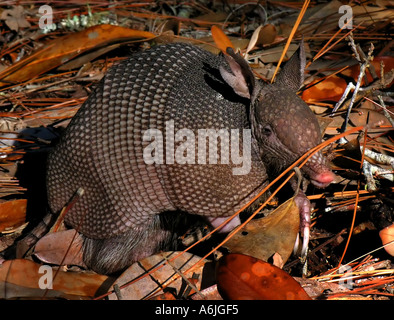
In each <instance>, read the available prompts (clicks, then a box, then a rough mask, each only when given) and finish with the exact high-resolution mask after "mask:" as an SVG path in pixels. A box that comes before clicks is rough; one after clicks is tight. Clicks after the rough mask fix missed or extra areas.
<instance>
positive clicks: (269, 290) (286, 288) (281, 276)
mask: <svg viewBox="0 0 394 320" xmlns="http://www.w3.org/2000/svg"><path fill="white" fill-rule="evenodd" d="M216 280H217V285H218V289H219V292H220V294H221V295H222V296H223V298H225V299H230V300H310V299H311V298H310V297H309V296H308V295H307V293H306V292H305V290H304V289H303V288H302V287H301V286H300V285H299V284H298V282H297V281H296V280H294V279H293V278H292V277H291V276H290V275H289V274H288V273H286V272H284V271H283V270H281V269H279V268H277V267H275V266H273V265H271V264H269V263H268V262H264V261H262V260H259V259H256V258H253V257H250V256H247V255H243V254H237V253H236V254H228V255H226V256H224V257H222V258H221V259H220V260H219V263H218V268H217V273H216Z"/></svg>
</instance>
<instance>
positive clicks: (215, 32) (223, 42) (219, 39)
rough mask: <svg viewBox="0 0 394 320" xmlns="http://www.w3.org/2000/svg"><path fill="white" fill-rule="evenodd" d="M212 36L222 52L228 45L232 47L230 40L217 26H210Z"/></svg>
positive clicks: (224, 51)
mask: <svg viewBox="0 0 394 320" xmlns="http://www.w3.org/2000/svg"><path fill="white" fill-rule="evenodd" d="M211 32H212V38H213V40H214V41H215V44H216V46H217V47H218V48H219V49H220V50H221V51H222V52H223V53H226V49H227V48H228V47H230V48H233V49H234V46H233V44H232V43H231V40H230V39H229V38H228V37H227V36H226V35H225V33H224V32H223V30H222V29H220V28H219V27H217V26H212V28H211Z"/></svg>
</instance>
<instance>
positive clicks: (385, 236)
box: [379, 224, 394, 257]
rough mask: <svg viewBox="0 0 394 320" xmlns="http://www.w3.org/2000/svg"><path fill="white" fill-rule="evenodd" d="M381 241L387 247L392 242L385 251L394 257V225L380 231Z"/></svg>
mask: <svg viewBox="0 0 394 320" xmlns="http://www.w3.org/2000/svg"><path fill="white" fill-rule="evenodd" d="M379 236H380V239H381V240H382V243H383V245H386V244H388V243H390V242H392V243H391V244H389V245H386V246H385V247H384V249H385V250H386V251H387V253H388V254H390V255H392V256H393V257H394V242H393V241H394V224H392V225H390V226H388V227H386V228H384V229H382V230H380V232H379Z"/></svg>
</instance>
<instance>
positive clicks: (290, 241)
mask: <svg viewBox="0 0 394 320" xmlns="http://www.w3.org/2000/svg"><path fill="white" fill-rule="evenodd" d="M299 225H300V216H299V209H298V207H297V205H296V204H295V202H294V199H293V198H291V199H289V200H287V201H286V202H285V203H283V204H282V205H281V206H279V207H278V208H277V209H276V210H275V211H273V212H271V213H270V214H269V215H268V216H266V217H264V218H261V219H255V220H252V221H250V222H249V223H248V224H247V225H246V226H245V227H244V228H242V229H241V230H240V231H238V232H237V233H235V234H234V232H233V233H230V234H229V236H228V237H229V238H230V239H229V240H228V241H227V242H226V244H225V245H224V246H225V247H226V248H228V249H229V251H230V252H232V253H243V254H247V255H250V256H253V257H256V258H258V259H260V260H263V261H267V260H268V259H269V258H270V257H271V256H272V255H274V254H275V253H279V254H280V255H281V257H282V260H283V262H284V263H285V262H286V261H287V259H288V258H289V256H290V255H291V253H292V251H293V247H294V243H295V240H296V237H297V234H298V231H299Z"/></svg>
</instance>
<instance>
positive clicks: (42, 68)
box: [0, 24, 155, 86]
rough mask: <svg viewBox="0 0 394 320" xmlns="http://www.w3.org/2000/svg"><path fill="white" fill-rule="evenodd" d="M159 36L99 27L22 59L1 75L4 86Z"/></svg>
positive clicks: (67, 37) (109, 26)
mask: <svg viewBox="0 0 394 320" xmlns="http://www.w3.org/2000/svg"><path fill="white" fill-rule="evenodd" d="M154 37H155V35H154V34H153V33H150V32H146V31H139V30H133V29H129V28H124V27H119V26H113V25H105V24H104V25H98V26H93V27H90V28H88V29H86V30H83V31H80V32H77V33H71V34H68V35H66V36H64V37H61V38H58V39H55V40H53V41H50V42H49V43H48V44H47V45H46V46H45V47H44V48H42V49H41V50H39V51H37V52H35V53H34V54H33V55H31V56H29V57H26V58H25V59H22V60H21V61H19V62H18V63H16V64H14V65H12V66H10V67H9V68H7V69H5V70H4V71H2V72H1V73H0V86H4V85H7V84H13V83H20V82H23V81H27V80H29V79H32V78H34V77H36V76H38V75H40V74H42V73H44V72H46V71H49V70H51V69H53V68H55V67H58V66H60V65H62V64H64V63H66V62H67V61H70V60H71V59H73V58H75V57H77V56H79V55H81V54H82V53H84V52H87V51H89V50H93V49H94V50H98V48H101V47H103V46H105V45H108V44H113V43H115V42H124V41H128V40H136V39H152V38H154Z"/></svg>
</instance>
